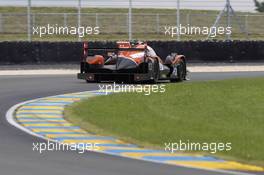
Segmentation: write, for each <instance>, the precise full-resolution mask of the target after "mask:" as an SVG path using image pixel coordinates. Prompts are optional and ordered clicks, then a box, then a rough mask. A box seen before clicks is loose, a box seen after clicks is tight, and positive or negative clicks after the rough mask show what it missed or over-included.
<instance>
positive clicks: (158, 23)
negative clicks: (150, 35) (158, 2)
mask: <svg viewBox="0 0 264 175" xmlns="http://www.w3.org/2000/svg"><path fill="white" fill-rule="evenodd" d="M156 24H157V25H156V27H157V34H159V33H160V15H159V13H157V14H156Z"/></svg>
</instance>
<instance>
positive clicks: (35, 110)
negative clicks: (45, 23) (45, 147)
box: [6, 91, 264, 175]
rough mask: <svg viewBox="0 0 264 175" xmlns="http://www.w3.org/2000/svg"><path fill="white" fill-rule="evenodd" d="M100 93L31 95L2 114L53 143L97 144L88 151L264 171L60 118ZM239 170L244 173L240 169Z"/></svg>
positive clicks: (226, 170)
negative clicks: (106, 133) (170, 149)
mask: <svg viewBox="0 0 264 175" xmlns="http://www.w3.org/2000/svg"><path fill="white" fill-rule="evenodd" d="M103 94H105V93H104V92H99V91H86V92H78V93H70V94H62V95H56V96H51V97H44V98H40V99H35V100H31V101H27V102H23V103H20V104H17V105H15V106H14V107H12V108H11V109H10V110H9V111H8V112H7V115H6V117H7V120H8V121H9V123H11V124H12V125H13V126H16V127H17V128H19V129H21V130H23V131H25V132H27V133H29V134H31V135H34V136H37V137H40V138H43V139H46V140H48V141H53V142H56V143H68V144H70V143H71V144H80V143H82V144H83V143H88V144H93V145H97V149H96V150H92V151H96V152H100V153H103V154H109V155H115V156H121V157H127V158H132V159H139V160H144V161H150V162H156V163H162V164H170V165H177V166H183V167H188V168H196V169H203V170H208V171H215V172H221V173H224V174H240V175H243V174H244V175H246V174H250V172H264V168H263V167H259V166H254V165H247V164H242V163H239V162H235V161H226V160H223V159H219V158H216V157H211V156H203V155H199V154H190V153H182V152H180V153H170V152H166V151H163V150H153V149H148V148H142V147H139V146H137V145H134V144H130V143H126V142H124V141H122V140H119V139H118V138H114V137H108V136H107V137H106V136H101V135H95V134H92V133H88V132H86V131H85V130H83V129H82V128H80V127H78V126H75V125H73V124H72V123H70V122H68V121H67V120H65V119H64V118H63V110H64V108H65V107H66V106H67V105H70V104H72V103H74V102H77V101H80V100H82V99H84V98H91V97H95V96H98V95H103ZM243 171H246V172H247V173H243ZM248 172H249V173H248Z"/></svg>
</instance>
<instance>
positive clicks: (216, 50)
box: [0, 41, 264, 64]
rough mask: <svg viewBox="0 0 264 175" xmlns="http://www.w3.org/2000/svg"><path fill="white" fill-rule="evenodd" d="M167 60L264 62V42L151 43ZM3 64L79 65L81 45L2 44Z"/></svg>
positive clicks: (102, 44) (97, 44) (0, 58)
mask: <svg viewBox="0 0 264 175" xmlns="http://www.w3.org/2000/svg"><path fill="white" fill-rule="evenodd" d="M148 44H149V45H150V46H152V47H153V48H154V50H156V52H157V54H158V55H159V56H160V57H162V58H164V57H166V56H167V55H168V54H169V53H171V52H176V53H179V54H184V55H186V57H187V59H188V61H189V62H263V61H264V41H232V42H231V41H230V42H224V41H223V42H221V41H218V42H214V41H181V42H177V41H149V42H148ZM89 47H103V48H107V47H110V48H113V47H115V42H101V41H97V42H89ZM0 54H1V55H0V63H1V64H36V63H53V62H54V63H55V62H56V63H70V62H72V63H77V62H79V60H80V58H81V55H82V43H80V42H0Z"/></svg>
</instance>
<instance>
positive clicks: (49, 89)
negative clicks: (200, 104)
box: [0, 72, 264, 175]
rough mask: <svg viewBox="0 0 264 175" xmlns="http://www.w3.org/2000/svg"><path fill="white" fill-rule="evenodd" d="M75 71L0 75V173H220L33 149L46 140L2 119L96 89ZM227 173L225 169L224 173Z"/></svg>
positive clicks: (231, 75) (224, 76)
mask: <svg viewBox="0 0 264 175" xmlns="http://www.w3.org/2000/svg"><path fill="white" fill-rule="evenodd" d="M256 76H264V72H244V73H195V74H193V75H192V81H201V80H213V79H228V78H236V77H256ZM97 88H98V85H97V84H86V83H85V82H83V81H80V80H77V79H76V78H75V76H74V75H63V76H61V75H60V76H55V75H54V76H50V75H49V76H0V174H1V175H2V174H3V175H47V174H53V175H83V174H88V175H90V174H91V175H141V174H142V175H148V174H149V175H172V174H174V175H175V174H176V175H178V174H179V175H186V174H190V175H209V174H210V175H222V174H223V173H216V172H210V171H205V170H197V169H188V168H184V167H178V166H170V165H162V164H157V163H150V162H144V161H140V160H133V159H127V158H121V157H115V156H110V155H104V154H100V153H94V152H87V153H85V154H78V153H76V152H70V151H68V152H62V151H56V152H45V153H43V154H39V153H38V152H34V151H32V143H33V142H45V141H44V140H41V139H39V138H36V137H33V136H30V135H28V134H27V133H24V132H22V131H21V130H19V129H17V128H15V127H13V126H11V125H10V124H9V123H7V121H6V119H5V113H6V111H7V110H8V109H9V108H10V107H11V106H13V105H15V104H17V103H19V102H23V101H26V100H31V99H35V98H39V97H45V96H51V95H57V94H63V93H70V92H78V91H87V90H95V89H97ZM225 174H226V173H225Z"/></svg>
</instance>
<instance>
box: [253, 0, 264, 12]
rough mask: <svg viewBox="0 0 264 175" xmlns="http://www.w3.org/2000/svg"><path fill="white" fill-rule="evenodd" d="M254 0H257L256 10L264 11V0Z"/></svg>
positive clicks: (255, 0)
mask: <svg viewBox="0 0 264 175" xmlns="http://www.w3.org/2000/svg"><path fill="white" fill-rule="evenodd" d="M254 2H255V6H256V10H257V11H258V12H264V1H263V2H259V1H258V0H254Z"/></svg>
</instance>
